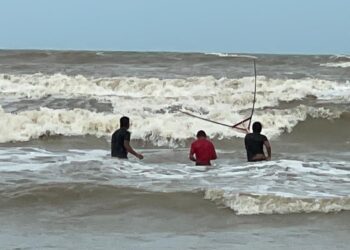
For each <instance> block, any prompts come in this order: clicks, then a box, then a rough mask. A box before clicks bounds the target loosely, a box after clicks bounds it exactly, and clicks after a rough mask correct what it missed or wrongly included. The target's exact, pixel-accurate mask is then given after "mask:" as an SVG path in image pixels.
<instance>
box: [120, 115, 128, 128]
mask: <svg viewBox="0 0 350 250" xmlns="http://www.w3.org/2000/svg"><path fill="white" fill-rule="evenodd" d="M129 124H130V119H129V117H127V116H123V117H122V118H120V127H121V128H129Z"/></svg>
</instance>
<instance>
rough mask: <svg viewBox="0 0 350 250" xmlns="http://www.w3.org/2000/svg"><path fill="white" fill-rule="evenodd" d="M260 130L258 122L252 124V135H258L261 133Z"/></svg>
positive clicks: (260, 126)
mask: <svg viewBox="0 0 350 250" xmlns="http://www.w3.org/2000/svg"><path fill="white" fill-rule="evenodd" d="M261 129H262V125H261V123H260V122H254V123H253V132H254V133H259V134H260V132H261Z"/></svg>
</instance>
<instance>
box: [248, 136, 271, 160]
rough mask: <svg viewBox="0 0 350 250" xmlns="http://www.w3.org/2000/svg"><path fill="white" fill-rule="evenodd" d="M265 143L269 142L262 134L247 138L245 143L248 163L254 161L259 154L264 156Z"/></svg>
mask: <svg viewBox="0 0 350 250" xmlns="http://www.w3.org/2000/svg"><path fill="white" fill-rule="evenodd" d="M265 141H267V137H266V136H265V135H262V134H258V133H250V134H247V135H246V136H245V138H244V143H245V148H246V150H247V158H248V161H252V160H253V159H252V158H253V157H254V156H255V155H257V154H264V149H263V146H264V142H265Z"/></svg>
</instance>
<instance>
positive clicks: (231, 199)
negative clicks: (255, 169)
mask: <svg viewBox="0 0 350 250" xmlns="http://www.w3.org/2000/svg"><path fill="white" fill-rule="evenodd" d="M205 198H206V199H208V200H212V201H215V202H216V203H218V204H221V205H224V206H226V207H228V208H230V209H232V210H233V211H234V212H235V213H237V214H244V215H251V214H290V213H311V212H322V213H329V212H339V211H342V210H350V197H335V198H334V197H333V198H307V197H283V196H279V195H276V194H249V193H227V192H225V191H223V190H207V191H206V192H205Z"/></svg>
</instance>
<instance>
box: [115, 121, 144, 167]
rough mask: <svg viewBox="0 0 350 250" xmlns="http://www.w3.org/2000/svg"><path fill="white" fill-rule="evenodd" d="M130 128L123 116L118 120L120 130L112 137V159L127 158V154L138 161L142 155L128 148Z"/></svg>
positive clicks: (128, 122)
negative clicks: (133, 156)
mask: <svg viewBox="0 0 350 250" xmlns="http://www.w3.org/2000/svg"><path fill="white" fill-rule="evenodd" d="M129 127H130V120H129V117H126V116H123V117H122V118H120V129H118V130H116V131H115V132H114V133H113V135H112V145H111V155H112V157H118V158H124V159H127V158H128V153H130V154H133V155H135V156H136V157H137V158H139V159H140V160H141V159H143V155H142V154H139V153H136V152H135V150H134V149H133V148H132V147H131V146H130V132H129V131H128V129H129Z"/></svg>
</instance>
